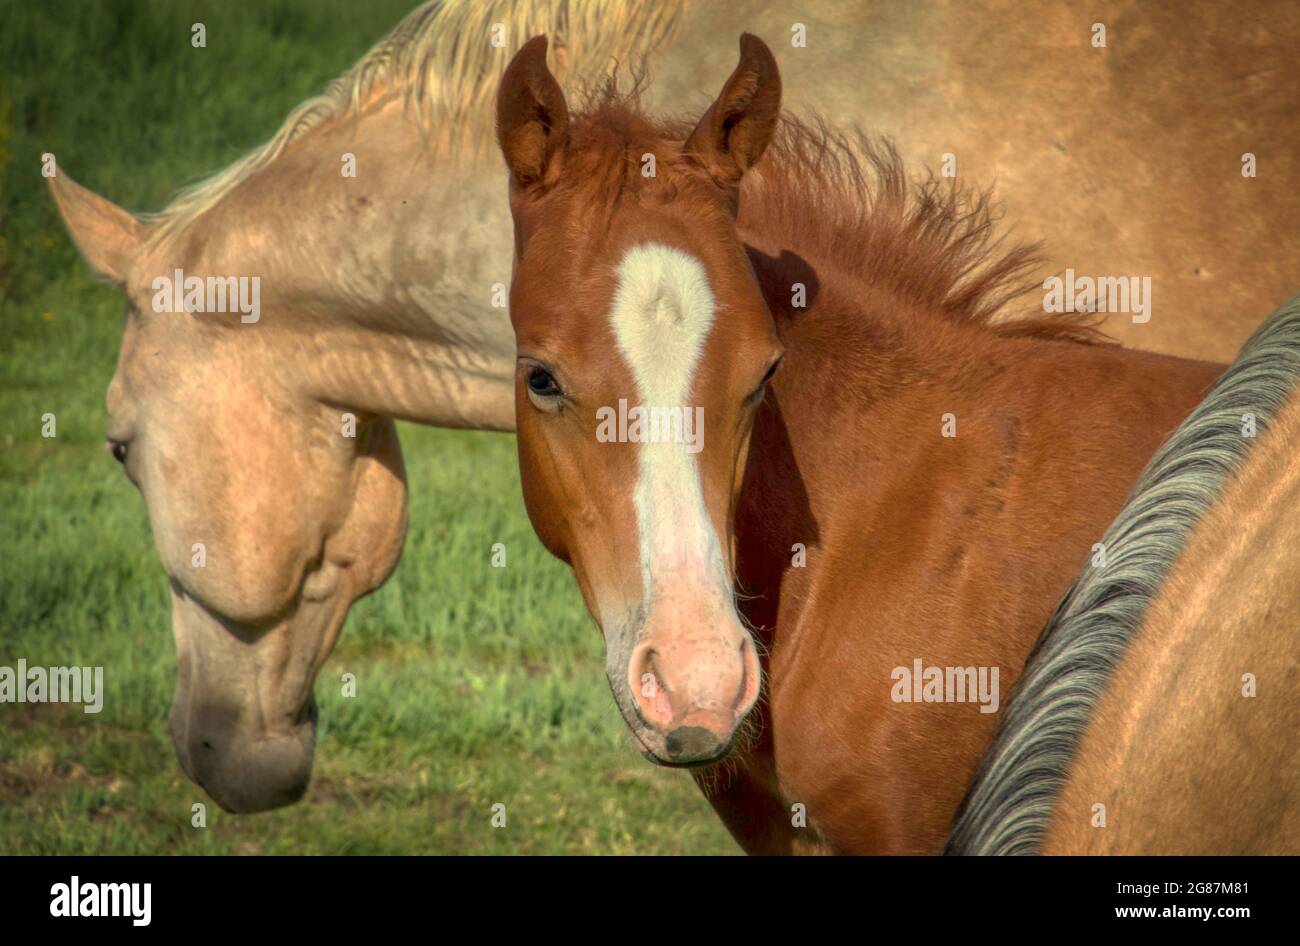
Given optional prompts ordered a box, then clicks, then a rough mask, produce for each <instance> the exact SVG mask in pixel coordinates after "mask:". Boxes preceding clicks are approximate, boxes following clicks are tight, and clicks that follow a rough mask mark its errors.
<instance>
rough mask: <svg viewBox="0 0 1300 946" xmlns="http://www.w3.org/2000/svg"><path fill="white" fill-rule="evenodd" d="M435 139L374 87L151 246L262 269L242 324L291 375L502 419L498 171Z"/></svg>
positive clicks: (330, 389) (452, 418)
mask: <svg viewBox="0 0 1300 946" xmlns="http://www.w3.org/2000/svg"><path fill="white" fill-rule="evenodd" d="M438 151H439V149H437V148H435V147H434V146H433V145H432V143H431V142H430V141H428V140H426V138H425V133H423V132H422V131H421V129H420V128H419V126H418V125H417V124H416V123H415V122H413V121H411V120H409V118H408V117H407V116H405V115H403V114H402V112H401V109H400V107H399V106H398V103H397V101H396V100H395V99H389V100H387V101H381V102H380V103H379V104H377V105H376V106H374V107H371V108H368V109H367V110H366V111H364V112H363V113H361V114H360V115H358V116H356V117H353V118H349V119H343V120H339V121H334V122H330V123H328V124H326V125H324V126H322V127H320V128H318V129H316V130H314V131H313V132H311V133H310V134H309V135H307V136H306V137H304V138H303V139H301V140H299V141H297V142H294V143H293V144H292V145H290V146H289V148H288V149H287V150H286V151H285V152H284V153H283V154H281V155H280V156H279V157H277V158H276V159H275V160H274V161H272V162H271V163H270V164H268V165H266V166H265V167H264V168H262V169H261V170H260V171H258V172H256V173H255V174H253V175H251V176H250V177H249V178H247V179H246V180H244V181H243V182H241V183H240V184H238V185H237V186H236V187H235V188H234V189H233V190H232V191H230V192H229V193H228V194H227V195H226V196H225V197H224V198H222V199H221V200H220V201H218V202H217V203H216V204H215V205H214V206H213V207H212V208H211V209H210V210H208V211H207V212H206V213H204V214H202V215H201V216H199V217H197V218H196V219H195V220H193V221H192V222H191V223H190V224H189V225H188V226H187V227H186V228H185V229H184V230H183V231H181V232H180V233H178V234H177V235H176V236H175V237H174V238H172V239H171V240H170V241H169V244H170V245H169V246H168V247H167V248H166V249H164V250H162V251H161V255H164V256H168V257H170V258H171V259H173V260H179V261H180V262H177V263H176V264H175V265H178V266H179V265H182V264H183V265H184V266H185V267H186V268H187V269H191V270H192V271H194V272H196V273H201V274H204V275H206V274H227V275H244V274H247V275H253V274H257V275H260V276H261V283H262V309H263V317H262V320H261V324H260V325H258V326H247V327H241V328H256V329H258V330H259V331H257V332H252V331H250V332H248V336H247V337H248V338H249V339H250V342H251V341H252V339H253V338H257V339H258V340H259V342H260V343H262V344H266V345H268V346H272V347H275V348H278V349H279V350H281V351H292V352H294V353H295V356H296V357H295V358H294V359H293V365H292V370H293V371H294V372H295V376H294V379H293V380H294V383H295V385H296V386H298V387H299V388H300V389H301V390H302V391H303V392H304V393H306V394H308V395H310V396H312V397H315V398H317V399H319V400H321V401H322V402H325V403H329V404H334V405H340V406H347V407H351V408H356V409H360V410H364V411H368V412H371V413H375V414H378V415H382V416H389V417H396V418H398V419H403V420H410V421H414V422H417V423H424V424H432V425H438V426H453V427H471V428H485V429H496V430H513V429H514V395H513V375H514V336H513V332H512V330H511V327H510V322H509V318H508V315H507V310H506V308H505V306H504V301H505V296H504V292H505V287H506V286H508V285H509V282H510V269H511V257H510V249H509V246H510V244H509V241H508V240H504V239H501V234H503V233H504V234H508V233H509V232H510V229H509V228H510V220H509V214H508V209H507V207H506V201H505V200H504V198H503V196H502V194H501V193H500V192H501V190H502V185H501V181H500V174H499V173H498V172H497V169H496V168H495V166H494V165H490V164H489V163H487V162H485V161H480V160H475V159H471V158H463V159H462V158H450V157H440V156H438ZM346 155H352V156H354V161H355V176H354V177H349V176H344V174H343V173H342V171H343V168H344V158H345V156H346ZM205 270H206V272H205ZM494 302H496V303H497V304H496V305H494ZM281 346H283V347H281ZM302 354H306V356H307V357H301V355H302Z"/></svg>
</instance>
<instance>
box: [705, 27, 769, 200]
mask: <svg viewBox="0 0 1300 946" xmlns="http://www.w3.org/2000/svg"><path fill="white" fill-rule="evenodd" d="M780 114H781V72H780V70H779V69H777V66H776V57H775V56H773V55H772V50H770V49H768V48H767V44H766V43H764V42H763V41H762V40H761V39H759V38H758V37H757V36H755V35H753V34H752V33H743V34H741V37H740V63H739V64H738V65H737V66H736V70H735V72H733V73H732V74H731V78H730V79H728V80H727V84H726V85H724V86H723V87H722V93H721V94H720V95H719V96H718V98H717V100H716V101H714V103H713V104H712V105H710V106H709V110H708V111H707V112H705V113H704V117H703V118H701V119H700V122H699V124H698V125H696V126H695V130H694V131H693V132H691V136H690V137H689V138H688V139H686V147H685V151H686V154H687V155H688V156H689V157H691V158H693V159H694V160H696V161H698V162H699V163H700V165H701V166H702V167H703V168H704V169H705V170H706V171H708V172H709V174H710V176H712V177H713V178H714V179H715V180H717V181H719V182H720V183H724V184H736V183H738V182H739V181H740V177H741V175H742V174H744V173H745V172H746V171H748V170H749V169H750V168H751V167H753V165H754V162H756V161H757V160H758V159H759V158H761V157H762V156H763V150H764V149H765V148H767V145H768V142H770V141H771V140H772V133H773V132H774V131H775V130H776V122H777V119H778V118H779V117H780Z"/></svg>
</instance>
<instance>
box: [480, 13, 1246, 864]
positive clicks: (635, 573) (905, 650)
mask: <svg viewBox="0 0 1300 946" xmlns="http://www.w3.org/2000/svg"><path fill="white" fill-rule="evenodd" d="M740 50H741V55H740V63H739V65H738V66H737V68H736V70H735V71H734V73H733V74H732V76H731V78H730V79H729V80H728V81H727V83H726V85H725V86H724V88H723V90H722V93H721V95H720V96H719V97H718V98H717V100H716V101H715V102H714V103H713V104H712V105H711V106H710V107H709V109H708V110H707V111H706V112H705V113H704V115H703V117H702V118H701V119H700V120H699V122H698V123H696V124H695V125H694V126H693V130H691V126H689V125H678V124H675V123H667V122H661V121H656V120H654V119H652V118H649V117H647V116H646V115H644V114H642V113H641V112H640V111H639V110H638V109H637V107H636V104H635V101H634V100H631V99H628V98H626V97H621V96H620V95H618V94H617V93H616V92H615V91H613V90H612V89H608V88H607V89H606V90H605V91H604V92H603V93H599V94H596V95H593V96H592V97H591V101H590V102H588V103H587V106H586V108H585V109H584V110H583V112H582V113H581V114H578V115H574V116H570V114H569V111H568V107H567V105H566V102H565V99H564V96H563V93H562V92H561V90H560V88H559V86H558V85H557V84H556V82H555V80H554V78H552V76H551V74H550V72H549V71H548V70H547V67H546V60H545V51H546V40H545V39H544V38H543V37H537V38H535V39H533V40H532V41H530V42H529V43H528V44H527V45H525V46H524V47H523V49H521V50H520V52H519V54H518V55H517V56H516V57H515V59H514V61H513V62H512V63H511V65H510V67H509V69H508V70H507V72H506V74H505V76H504V77H503V80H502V87H501V90H500V93H499V96H498V113H497V120H498V129H497V130H498V138H499V141H500V144H501V148H502V151H503V153H504V155H505V158H506V163H507V165H508V167H509V171H510V205H511V211H512V214H513V217H514V223H515V272H514V279H513V283H512V286H511V296H510V300H511V318H512V321H513V324H514V328H515V334H516V341H517V346H518V369H517V383H516V415H517V424H518V442H519V459H520V470H521V475H522V482H523V490H524V498H525V501H526V504H527V507H528V513H529V516H530V517H531V519H532V522H533V525H534V528H535V529H536V531H537V534H538V536H539V538H540V539H541V540H542V542H543V543H544V544H545V545H546V546H547V548H549V549H550V550H551V551H552V552H553V553H554V554H556V555H557V556H559V557H561V558H562V559H564V560H566V561H568V562H569V563H570V564H571V565H572V567H573V570H574V573H575V575H576V577H577V580H578V584H579V586H580V588H581V590H582V594H583V596H584V598H585V600H586V603H587V606H588V608H589V610H590V611H591V614H592V615H593V617H594V618H595V619H596V621H597V623H598V624H599V625H600V627H601V630H602V632H603V633H604V635H605V638H606V642H607V652H608V660H607V674H608V677H609V682H610V685H611V687H612V689H613V691H614V695H615V699H616V701H617V703H618V706H619V709H620V710H621V711H622V713H623V716H624V718H625V719H626V720H627V723H628V725H629V727H630V728H631V730H632V732H633V733H634V734H635V736H636V738H637V740H638V741H639V742H640V744H641V746H642V747H643V749H644V751H645V752H646V754H647V755H648V756H649V757H650V758H651V759H653V760H654V761H657V762H661V763H665V764H678V765H683V764H687V765H696V766H699V765H702V764H703V763H707V762H711V761H714V760H720V759H722V758H723V757H724V755H726V753H727V752H728V750H729V749H730V747H731V745H732V744H733V743H737V745H736V749H735V751H734V752H732V753H731V754H730V757H729V758H727V760H726V761H725V762H721V763H720V764H718V765H714V766H710V767H705V768H697V769H696V771H695V775H696V778H697V781H699V783H700V784H701V786H702V788H703V789H704V791H705V792H706V794H707V795H708V797H709V798H710V800H711V802H712V803H713V805H714V807H715V808H716V809H717V811H718V812H719V814H720V815H721V816H722V818H723V820H724V821H725V822H726V824H727V825H728V827H729V828H730V830H731V831H732V833H733V834H734V835H735V837H736V838H737V840H738V841H739V842H740V843H741V844H742V845H743V846H744V847H745V848H746V849H747V850H749V851H751V852H795V851H800V852H802V851H807V852H816V851H824V852H863V853H867V852H873V853H917V852H938V851H939V850H940V849H941V847H942V844H943V841H944V837H945V835H946V833H947V831H948V828H949V825H950V823H951V821H952V817H953V814H954V812H955V810H956V808H957V806H958V803H959V802H960V800H961V797H962V793H963V791H964V790H965V788H966V785H967V783H968V781H969V780H970V777H971V774H972V772H973V771H974V769H975V766H976V764H977V762H978V761H979V759H980V756H981V755H982V754H983V752H984V750H985V748H986V747H987V745H988V742H989V739H990V736H991V734H992V732H993V727H994V724H995V722H996V720H997V714H996V712H991V711H990V710H996V708H997V699H998V696H997V692H998V687H999V686H1000V687H1001V691H1002V692H1003V693H1008V692H1009V690H1010V685H1011V683H1012V682H1013V680H1014V678H1015V676H1016V674H1017V672H1018V671H1019V669H1020V668H1021V666H1022V665H1023V663H1024V660H1025V656H1026V654H1027V653H1028V651H1029V648H1030V646H1031V644H1032V643H1033V640H1034V638H1035V636H1036V635H1037V633H1038V631H1039V629H1040V628H1041V627H1042V626H1043V623H1044V622H1045V621H1046V619H1047V618H1048V616H1049V615H1050V614H1051V611H1052V608H1053V606H1054V605H1055V604H1056V602H1057V600H1058V599H1059V598H1060V596H1061V593H1062V592H1063V591H1064V590H1065V588H1066V586H1067V585H1068V583H1069V581H1070V579H1071V578H1072V577H1073V575H1074V573H1075V572H1076V571H1077V570H1078V568H1079V566H1080V564H1081V563H1082V561H1083V560H1084V559H1085V557H1087V556H1088V555H1089V554H1090V548H1091V546H1092V543H1093V542H1094V541H1095V540H1096V538H1097V537H1099V536H1100V535H1101V534H1102V532H1103V530H1104V529H1105V527H1106V525H1107V524H1108V523H1109V522H1110V520H1111V518H1112V517H1113V516H1114V515H1115V513H1116V512H1117V511H1118V510H1119V508H1120V506H1121V504H1122V502H1123V500H1124V497H1125V494H1126V493H1127V491H1128V489H1129V486H1130V485H1131V483H1132V482H1133V480H1134V479H1135V477H1136V475H1137V473H1138V471H1139V470H1140V469H1141V467H1142V465H1143V463H1144V462H1145V461H1146V460H1147V458H1148V457H1149V456H1151V454H1152V453H1153V452H1154V451H1155V449H1156V448H1157V446H1158V445H1159V444H1160V443H1161V441H1162V440H1163V439H1164V437H1165V436H1166V434H1168V433H1169V432H1170V431H1171V430H1172V429H1173V428H1174V427H1176V426H1177V424H1178V422H1179V421H1180V420H1181V419H1182V417H1183V416H1184V415H1186V414H1187V413H1188V411H1189V410H1190V409H1191V408H1192V406H1193V405H1195V404H1196V403H1197V402H1198V401H1199V400H1200V398H1201V396H1202V395H1203V394H1204V392H1205V391H1206V390H1207V388H1208V387H1209V385H1210V384H1211V383H1212V382H1213V380H1214V378H1215V377H1216V376H1217V374H1218V373H1219V371H1220V370H1221V369H1220V368H1219V367H1218V366H1215V365H1210V364H1205V363H1199V362H1190V361H1183V360H1179V359H1175V358H1169V357H1164V356H1157V355H1149V354H1144V353H1139V352H1132V351H1126V350H1122V349H1120V348H1117V347H1114V346H1110V345H1105V344H1100V343H1099V340H1098V338H1097V336H1095V335H1094V334H1093V333H1091V332H1090V331H1088V330H1087V329H1085V328H1082V327H1080V326H1079V325H1078V324H1077V323H1070V322H1066V321H1060V320H1056V321H1048V320H1044V319H1038V320H1033V321H1020V322H995V321H993V317H994V316H995V315H996V314H997V313H998V312H999V311H1000V309H1001V308H1002V306H1003V304H1004V303H1005V302H1006V301H1007V300H1008V299H1009V298H1010V297H1012V296H1014V295H1015V294H1016V288H1017V287H1016V284H1017V283H1018V282H1020V281H1021V280H1022V279H1023V277H1024V276H1025V274H1026V272H1027V270H1028V268H1029V267H1031V266H1032V265H1033V260H1032V257H1030V256H1029V254H1027V253H1026V252H1025V251H1024V250H1023V249H1017V250H1015V251H1013V252H1011V253H1008V254H1005V255H1001V256H997V255H994V254H993V253H992V252H991V251H990V248H989V235H990V221H989V216H988V213H987V208H986V207H985V204H984V202H983V201H977V202H976V203H975V204H974V205H973V206H970V205H968V204H967V203H966V202H965V201H964V199H963V198H961V196H960V195H959V194H957V193H955V192H953V191H943V190H941V189H940V188H939V187H938V186H936V185H934V184H930V185H927V186H924V187H921V188H919V189H916V190H914V189H912V188H910V187H909V186H908V185H907V184H906V183H905V182H906V178H905V176H904V174H903V172H902V170H901V168H900V167H899V166H898V162H897V159H896V157H894V156H893V153H892V151H886V152H883V153H882V152H880V151H878V150H874V149H871V148H870V147H869V146H868V147H867V148H866V149H865V150H864V149H863V148H861V147H858V148H853V147H849V146H847V145H845V144H844V143H842V142H841V141H839V140H838V139H836V138H835V137H834V136H832V135H830V134H828V133H827V132H825V131H824V130H815V129H809V128H807V127H806V126H803V125H800V124H799V123H797V122H794V121H791V120H789V119H782V118H781V116H780V96H781V83H780V77H779V75H778V71H777V66H776V62H775V60H774V59H773V57H772V54H771V52H770V51H769V50H768V48H767V47H766V46H765V45H764V44H763V43H762V42H761V41H760V40H758V39H757V38H755V37H753V36H750V35H748V34H747V35H745V36H743V37H742V38H741V43H740ZM765 152H766V153H767V157H766V158H765V160H764V161H763V163H762V164H761V165H760V166H759V167H758V168H754V165H755V164H756V162H758V161H759V159H760V157H761V156H763V155H764V153H765ZM751 169H752V172H751ZM778 364H781V368H780V370H779V371H777V370H776V369H777V365H778ZM629 405H631V407H629ZM751 635H752V636H751ZM756 645H757V646H756ZM759 654H761V655H762V656H761V666H762V669H763V675H765V676H766V681H765V682H766V687H765V689H764V699H763V700H762V701H758V700H757V697H758V694H759V691H760V680H761V675H760V670H759V666H760V661H759V657H758V655H759ZM954 671H955V672H954ZM914 677H915V679H917V680H918V682H919V681H921V680H923V681H924V685H923V686H922V687H919V688H917V692H915V693H913V692H912V689H913V688H912V686H911V681H912V680H913V678H914ZM976 679H978V680H979V681H980V682H981V684H983V685H984V686H985V687H986V688H987V686H988V685H990V684H991V688H992V692H991V693H986V692H985V691H984V690H980V694H981V702H982V703H983V705H980V706H976V705H973V704H972V703H971V702H970V701H971V700H972V699H974V698H975V694H974V692H971V691H972V690H974V689H975V687H974V686H973V684H974V681H975V680H976ZM965 681H969V682H970V683H971V684H972V686H971V687H970V688H969V690H968V689H967V688H966V687H965V686H963V683H964V682H965ZM751 711H752V712H751ZM747 713H748V714H749V719H750V721H752V723H753V725H752V726H748V727H740V723H741V721H742V720H743V719H744V718H745V717H746V715H747ZM738 730H739V731H743V732H745V738H741V739H738V738H737V732H738Z"/></svg>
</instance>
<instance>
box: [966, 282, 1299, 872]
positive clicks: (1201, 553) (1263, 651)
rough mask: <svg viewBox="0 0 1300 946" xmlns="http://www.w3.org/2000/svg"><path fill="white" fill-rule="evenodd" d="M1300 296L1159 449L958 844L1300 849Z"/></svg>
mask: <svg viewBox="0 0 1300 946" xmlns="http://www.w3.org/2000/svg"><path fill="white" fill-rule="evenodd" d="M1297 444H1300V297H1297V298H1295V299H1293V300H1292V301H1291V302H1290V303H1289V304H1288V305H1287V306H1284V307H1283V308H1282V309H1280V310H1279V311H1278V312H1277V313H1276V314H1275V315H1274V316H1273V317H1272V318H1271V319H1270V320H1269V321H1268V322H1266V323H1265V324H1264V325H1263V326H1262V327H1261V328H1260V329H1259V331H1258V332H1256V334H1255V336H1254V337H1253V338H1252V340H1251V342H1250V344H1248V345H1247V346H1246V350H1245V351H1244V352H1243V353H1242V356H1241V357H1240V358H1239V359H1238V360H1237V361H1236V362H1235V363H1234V364H1233V365H1232V367H1231V368H1230V369H1229V370H1228V371H1227V372H1226V373H1225V374H1224V376H1223V378H1222V379H1221V380H1220V381H1219V383H1218V384H1217V385H1215V388H1214V390H1213V391H1212V392H1211V393H1210V395H1209V396H1208V397H1207V398H1206V399H1205V401H1204V402H1202V404H1201V405H1200V406H1199V407H1197V409H1196V410H1195V411H1194V412H1193V413H1192V415H1191V416H1190V417H1189V418H1188V419H1187V420H1186V421H1184V423H1183V424H1182V426H1180V427H1179V429H1178V430H1177V431H1176V432H1175V433H1174V435H1173V436H1172V437H1171V438H1170V440H1169V442H1168V443H1166V444H1165V446H1164V447H1162V448H1161V450H1160V452H1159V453H1158V454H1157V455H1156V456H1155V458H1154V459H1153V460H1152V461H1151V463H1150V465H1149V466H1148V467H1147V469H1146V470H1145V471H1144V472H1143V474H1142V477H1141V479H1139V480H1138V483H1137V485H1136V486H1135V487H1134V489H1133V495H1132V497H1131V499H1130V500H1129V502H1128V503H1127V504H1126V506H1125V508H1124V510H1123V511H1122V512H1121V513H1120V515H1119V517H1118V518H1117V519H1116V521H1115V523H1114V524H1113V525H1112V526H1111V528H1110V529H1109V531H1108V532H1107V534H1106V536H1105V537H1104V538H1103V539H1102V544H1103V546H1104V547H1105V549H1106V556H1105V559H1104V562H1102V563H1099V564H1097V565H1095V566H1091V567H1089V568H1087V569H1085V570H1084V573H1083V574H1082V575H1081V576H1080V577H1079V578H1078V579H1077V580H1076V581H1075V584H1074V586H1073V587H1072V588H1071V589H1070V591H1069V593H1068V594H1067V595H1066V597H1065V600H1064V601H1063V602H1062V603H1061V605H1060V607H1059V609H1058V610H1057V613H1056V615H1055V617H1054V618H1053V620H1052V622H1051V624H1049V625H1048V627H1047V628H1046V629H1045V630H1044V632H1043V635H1042V637H1041V638H1040V641H1039V643H1038V645H1037V646H1036V647H1035V650H1034V653H1033V655H1032V656H1031V657H1030V660H1029V662H1028V663H1027V665H1026V667H1025V670H1024V673H1023V675H1022V677H1021V681H1020V684H1019V687H1018V691H1017V693H1016V695H1015V697H1014V698H1013V699H1012V700H1011V702H1010V705H1009V706H1008V707H1007V711H1006V713H1005V714H1004V715H1003V717H1002V720H1001V722H1000V724H999V728H998V733H997V735H996V737H995V738H994V741H993V745H992V747H991V748H990V750H989V753H988V755H987V756H986V757H985V760H984V762H983V763H982V764H981V766H980V771H979V773H978V774H977V775H976V778H975V780H974V782H973V783H972V785H971V788H970V791H969V793H968V795H967V799H966V802H965V803H964V805H963V811H962V814H961V816H960V817H959V818H958V820H957V824H956V826H955V828H954V831H953V836H952V838H951V840H950V843H949V850H950V851H951V852H952V853H958V854H1015V853H1036V852H1040V851H1041V852H1045V853H1092V854H1171V853H1172V854H1193V853H1200V854H1282V853H1287V854H1295V853H1298V852H1300V747H1298V746H1297V744H1296V733H1297V732H1300V680H1297V672H1296V649H1295V628H1296V627H1297V626H1298V625H1300V551H1297V550H1300V516H1297V515H1296V509H1297V508H1300V468H1298V467H1297V465H1296V463H1295V451H1296V445H1297Z"/></svg>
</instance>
